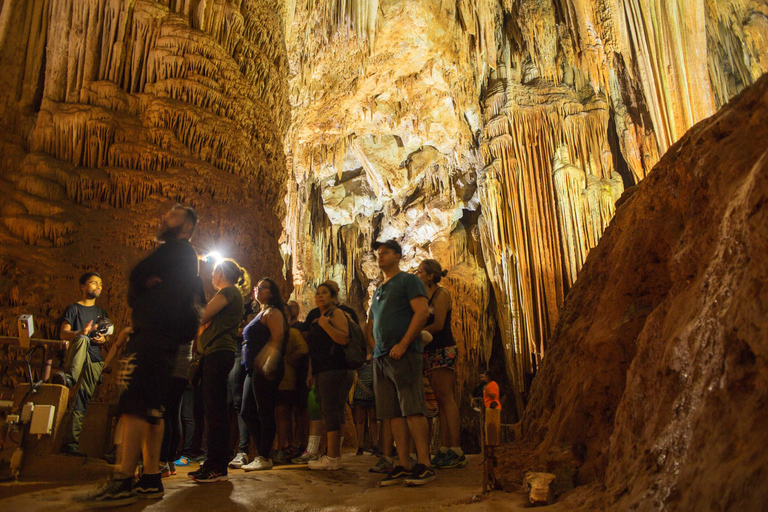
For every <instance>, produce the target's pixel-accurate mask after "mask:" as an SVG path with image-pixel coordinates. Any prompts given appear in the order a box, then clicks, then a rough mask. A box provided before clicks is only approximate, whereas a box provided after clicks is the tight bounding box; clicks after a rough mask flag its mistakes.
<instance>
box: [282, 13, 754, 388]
mask: <svg viewBox="0 0 768 512" xmlns="http://www.w3.org/2000/svg"><path fill="white" fill-rule="evenodd" d="M767 15H768V11H766V5H765V3H764V2H758V1H740V2H735V3H734V2H725V1H717V0H708V1H704V0H702V1H697V2H659V1H656V0H622V1H619V0H614V1H611V0H607V1H599V2H577V1H573V0H554V1H553V0H505V1H499V0H457V1H438V0H421V1H411V2H397V1H394V0H373V1H369V0H325V1H320V0H314V1H307V2H297V3H296V4H295V11H294V14H293V18H292V21H293V25H292V27H291V29H290V33H289V34H288V39H287V40H288V54H289V59H290V62H291V64H290V69H291V71H290V78H289V82H290V89H291V94H290V101H291V106H292V122H291V126H290V128H289V130H288V134H287V137H286V151H287V152H288V169H289V182H288V197H287V203H286V204H287V210H286V212H287V214H286V220H285V230H284V233H283V238H282V241H281V242H282V245H281V247H282V251H283V255H284V259H285V262H286V272H288V273H289V274H290V277H291V279H292V281H293V283H294V286H295V288H296V290H297V296H298V297H299V298H300V299H301V300H303V301H304V302H305V303H307V304H308V305H309V304H311V302H312V300H311V294H312V291H313V290H314V287H315V286H316V285H317V283H319V282H321V281H322V280H324V279H325V278H328V277H332V278H336V279H337V280H339V282H340V283H342V288H343V289H344V291H345V293H346V297H347V298H348V300H349V302H351V303H353V305H355V306H356V307H358V308H359V309H361V310H363V309H364V308H365V307H366V306H365V305H366V301H367V299H368V296H369V294H370V292H371V290H372V288H373V286H374V285H375V282H376V279H377V275H378V272H377V269H376V268H375V264H374V261H373V258H372V257H371V255H370V253H369V249H368V248H369V247H370V242H371V241H372V240H374V239H385V238H389V237H392V236H395V237H397V238H398V239H399V240H400V241H401V244H402V245H403V248H404V251H405V255H404V256H405V257H404V265H403V266H404V268H405V269H407V270H411V269H414V268H415V266H416V265H417V264H418V262H419V261H420V260H421V259H423V258H425V257H435V258H437V259H438V260H441V261H442V262H443V265H444V266H445V267H446V268H447V269H448V270H449V279H448V281H449V288H450V289H451V291H452V292H453V294H454V297H455V298H456V300H455V302H456V303H457V304H461V303H463V302H469V300H472V303H471V304H470V305H468V306H467V309H465V310H464V311H462V312H460V314H459V315H456V316H455V325H454V328H455V329H459V330H462V331H464V332H466V333H468V336H469V337H468V338H467V340H462V342H461V343H460V348H461V355H462V359H465V360H467V362H469V361H471V363H470V364H475V363H477V362H478V361H480V362H483V363H482V364H484V362H485V361H487V358H488V357H489V356H490V353H491V345H492V340H493V337H494V333H495V330H496V329H498V330H499V334H500V339H501V340H502V347H503V349H504V350H503V351H504V353H505V358H506V367H507V370H508V377H509V380H510V381H511V382H512V384H513V385H514V387H515V389H516V390H518V391H521V392H525V391H526V390H527V388H528V383H529V382H530V376H531V375H533V374H534V373H535V371H536V369H537V368H538V366H539V365H540V364H541V361H542V359H543V357H544V355H545V353H546V350H547V346H548V340H549V339H550V338H551V336H552V333H553V329H554V326H555V324H556V322H557V320H558V318H559V314H560V309H561V308H562V305H563V301H564V298H565V296H566V294H567V293H568V291H569V289H570V287H571V286H572V285H573V283H574V282H575V280H576V277H577V275H578V274H579V272H580V269H581V267H582V265H583V264H584V261H585V259H586V257H587V255H588V253H589V251H590V250H591V249H592V248H593V247H595V245H596V244H597V243H598V241H599V239H600V237H601V236H602V233H603V231H604V230H605V228H606V227H607V226H608V224H609V222H610V220H611V218H612V217H613V215H614V213H615V202H616V201H617V199H618V198H619V197H620V195H621V193H622V191H623V190H624V189H625V188H626V187H630V186H633V185H635V184H637V183H639V182H640V181H642V180H643V179H644V178H645V177H646V176H647V174H648V172H649V171H650V169H651V168H652V167H653V166H654V165H655V164H656V163H657V162H658V161H659V158H660V156H661V155H663V154H664V153H665V152H666V151H667V150H668V148H669V147H670V146H671V145H672V144H673V143H674V142H676V141H677V140H678V139H679V138H680V137H681V136H682V135H683V134H684V133H685V132H686V131H687V130H688V129H689V128H690V127H692V126H693V125H694V124H695V123H696V122H698V121H700V120H702V119H704V118H706V117H707V116H710V115H712V114H713V113H714V112H715V111H716V109H717V108H719V107H720V106H722V105H723V104H724V102H726V101H727V100H728V99H730V98H731V97H733V95H734V94H736V93H738V92H739V91H740V90H742V89H743V88H744V87H745V86H746V85H749V84H751V83H753V82H754V81H755V80H756V79H757V78H758V77H759V76H760V75H761V74H762V73H763V72H764V71H765V70H766V67H767V66H768V60H766V59H768V53H767V51H768V46H766V36H765V34H766V20H767V19H768V17H766V16H767ZM307 235H309V236H307ZM465 237H466V238H465ZM465 239H466V240H467V241H469V242H470V243H468V244H467V245H466V249H465V248H464V246H463V245H462V244H464V240H465ZM454 240H455V241H457V242H458V243H456V242H455V241H454ZM474 298H479V299H480V300H479V301H478V300H474ZM488 317H489V318H491V320H486V318H488ZM476 369H477V368H476V367H473V368H472V370H471V371H470V372H468V373H467V374H466V376H469V375H472V377H473V378H474V373H475V370H476Z"/></svg>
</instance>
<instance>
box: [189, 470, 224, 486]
mask: <svg viewBox="0 0 768 512" xmlns="http://www.w3.org/2000/svg"><path fill="white" fill-rule="evenodd" d="M228 478H229V477H228V476H227V471H226V470H224V471H213V470H212V469H208V468H203V469H202V470H200V472H199V473H197V474H196V475H195V476H193V477H192V480H194V481H195V482H197V483H199V484H210V483H213V482H223V481H225V480H227V479H228Z"/></svg>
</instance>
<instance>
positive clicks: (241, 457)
mask: <svg viewBox="0 0 768 512" xmlns="http://www.w3.org/2000/svg"><path fill="white" fill-rule="evenodd" d="M246 464H248V454H247V453H243V452H239V453H238V454H237V455H235V458H234V459H232V460H231V461H230V463H229V464H228V466H229V467H230V468H232V469H240V468H242V467H243V466H245V465H246Z"/></svg>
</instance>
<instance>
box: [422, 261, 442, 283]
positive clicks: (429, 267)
mask: <svg viewBox="0 0 768 512" xmlns="http://www.w3.org/2000/svg"><path fill="white" fill-rule="evenodd" d="M421 264H422V265H424V271H426V273H427V274H428V275H430V276H432V281H433V282H434V283H435V284H438V283H439V282H440V280H441V279H443V278H444V277H445V276H447V275H448V271H447V270H443V266H442V265H440V262H439V261H437V260H424V261H422V262H421Z"/></svg>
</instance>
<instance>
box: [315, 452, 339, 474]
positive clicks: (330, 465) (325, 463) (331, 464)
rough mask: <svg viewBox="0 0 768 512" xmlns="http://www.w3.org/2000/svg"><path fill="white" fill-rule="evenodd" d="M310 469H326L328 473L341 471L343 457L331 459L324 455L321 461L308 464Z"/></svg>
mask: <svg viewBox="0 0 768 512" xmlns="http://www.w3.org/2000/svg"><path fill="white" fill-rule="evenodd" d="M307 467H308V468H309V469H324V470H326V471H335V470H337V469H341V457H336V458H331V457H329V456H327V455H323V456H322V457H320V459H319V460H314V461H310V462H308V463H307Z"/></svg>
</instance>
